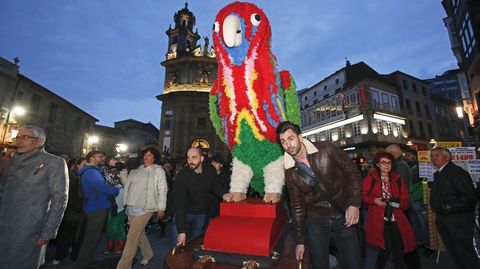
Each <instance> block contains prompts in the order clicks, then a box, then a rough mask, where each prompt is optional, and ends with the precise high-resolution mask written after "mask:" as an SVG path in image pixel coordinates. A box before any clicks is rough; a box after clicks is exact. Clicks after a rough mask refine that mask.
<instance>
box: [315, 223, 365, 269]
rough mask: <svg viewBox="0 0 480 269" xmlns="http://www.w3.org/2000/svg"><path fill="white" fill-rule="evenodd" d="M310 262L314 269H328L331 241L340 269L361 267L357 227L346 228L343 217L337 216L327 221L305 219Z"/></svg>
mask: <svg viewBox="0 0 480 269" xmlns="http://www.w3.org/2000/svg"><path fill="white" fill-rule="evenodd" d="M306 225H307V235H308V246H309V251H310V261H311V263H312V265H313V268H315V269H329V268H330V264H329V253H330V242H331V239H334V240H335V244H336V246H337V248H338V255H337V262H338V264H339V265H340V268H342V269H357V268H360V267H361V263H362V260H361V258H360V242H359V238H358V232H357V227H356V226H357V225H354V226H351V227H349V228H347V227H346V226H345V216H344V215H337V216H335V217H333V218H328V219H307V221H306Z"/></svg>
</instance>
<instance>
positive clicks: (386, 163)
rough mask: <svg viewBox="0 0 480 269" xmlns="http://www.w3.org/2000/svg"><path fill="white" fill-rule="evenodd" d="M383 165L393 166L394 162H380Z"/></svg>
mask: <svg viewBox="0 0 480 269" xmlns="http://www.w3.org/2000/svg"><path fill="white" fill-rule="evenodd" d="M378 163H379V164H381V165H392V162H378Z"/></svg>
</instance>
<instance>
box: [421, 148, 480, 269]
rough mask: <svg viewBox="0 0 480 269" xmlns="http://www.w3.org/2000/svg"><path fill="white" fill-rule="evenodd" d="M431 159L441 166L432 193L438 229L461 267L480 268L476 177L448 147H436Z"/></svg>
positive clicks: (433, 162)
mask: <svg viewBox="0 0 480 269" xmlns="http://www.w3.org/2000/svg"><path fill="white" fill-rule="evenodd" d="M431 160H432V164H433V165H434V166H435V167H437V168H438V171H437V172H435V173H434V174H433V176H434V181H433V184H432V190H431V193H430V206H431V207H432V210H433V212H435V213H436V215H437V218H436V224H437V229H438V232H439V234H440V236H441V237H442V240H443V243H444V244H445V247H446V248H447V251H448V252H449V253H450V254H451V256H452V258H453V261H454V262H455V265H456V267H457V268H459V269H460V268H480V260H479V259H478V257H477V255H476V253H475V250H474V248H473V242H472V241H473V227H474V221H475V214H474V210H475V205H476V203H477V197H476V196H475V190H474V187H473V182H472V178H471V177H470V175H469V174H468V173H467V172H466V171H465V170H463V169H462V168H461V167H459V166H457V165H455V164H454V163H453V162H452V161H451V154H450V151H449V150H447V149H445V148H441V147H437V148H434V149H433V150H432V152H431Z"/></svg>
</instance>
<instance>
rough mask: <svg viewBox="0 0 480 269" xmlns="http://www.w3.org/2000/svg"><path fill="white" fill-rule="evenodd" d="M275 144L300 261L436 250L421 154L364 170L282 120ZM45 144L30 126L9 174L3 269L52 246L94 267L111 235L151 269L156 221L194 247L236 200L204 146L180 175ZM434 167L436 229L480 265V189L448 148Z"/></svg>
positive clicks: (124, 261)
mask: <svg viewBox="0 0 480 269" xmlns="http://www.w3.org/2000/svg"><path fill="white" fill-rule="evenodd" d="M277 136H278V140H279V143H280V145H281V147H283V149H284V151H285V154H284V168H285V184H286V188H287V190H288V196H286V199H287V200H289V209H288V210H289V216H291V219H292V223H293V233H294V237H295V241H296V246H295V257H296V258H297V259H298V260H304V259H308V261H309V262H310V264H311V265H312V268H332V266H334V265H333V264H332V263H333V262H336V263H337V264H338V268H341V269H348V268H386V266H387V264H388V263H393V266H394V268H395V269H398V268H415V269H416V268H421V263H420V255H422V253H421V252H420V250H423V254H424V255H432V253H435V251H434V250H432V248H434V247H437V246H430V244H429V242H430V240H429V229H428V221H427V215H426V212H427V211H426V206H425V204H424V198H423V197H424V195H423V189H424V185H425V184H423V182H422V179H421V178H420V177H419V166H418V162H417V152H416V151H415V150H414V149H410V148H408V149H405V150H402V148H401V147H400V146H398V145H390V146H388V147H387V148H386V149H385V150H379V151H378V152H377V153H376V154H375V156H374V158H373V161H372V163H371V169H368V171H367V172H362V171H360V170H359V169H358V167H357V166H356V164H355V163H354V162H353V161H352V159H350V158H349V157H348V155H347V154H346V153H345V152H344V151H343V150H341V149H340V148H338V147H337V146H335V145H334V144H332V143H330V142H315V143H312V142H310V141H308V140H307V139H304V138H303V137H302V135H301V131H300V128H299V126H297V125H295V124H293V123H290V122H283V123H281V124H280V125H279V126H278V128H277ZM45 138H46V135H45V132H44V130H43V129H42V128H40V127H38V126H33V125H25V126H22V127H21V128H20V129H19V132H18V135H17V137H16V141H17V148H16V152H15V155H14V156H13V158H11V159H9V160H8V161H7V162H6V163H5V164H4V165H3V166H2V170H1V172H0V215H1V216H2V219H1V220H0V242H2V244H0V268H20V269H23V268H25V269H31V268H38V267H39V266H40V265H42V264H43V263H44V262H45V253H46V247H47V245H48V246H52V247H55V254H54V260H53V265H58V264H61V263H62V262H64V260H65V259H66V258H67V257H70V259H71V260H72V261H73V265H72V266H73V267H74V268H87V266H89V265H92V264H95V262H96V261H95V260H93V257H94V252H95V250H96V249H97V247H99V243H100V242H103V241H101V240H100V239H101V237H102V234H103V233H104V232H105V236H106V238H107V240H106V245H105V246H102V248H104V251H103V252H104V254H110V253H114V254H117V255H119V256H121V257H120V259H119V261H118V263H117V265H116V268H130V267H131V265H132V262H133V261H134V259H135V256H136V253H137V250H138V249H140V253H141V257H142V258H141V259H139V263H140V264H141V265H147V264H149V263H150V261H151V260H152V259H153V258H154V257H155V250H154V249H152V247H151V245H150V242H149V239H148V237H147V235H146V231H147V230H148V229H149V227H151V226H152V225H155V224H156V226H157V227H158V229H159V230H160V236H164V235H165V234H166V232H165V230H166V227H167V225H171V227H172V232H171V234H170V235H171V236H172V237H171V240H170V241H171V246H169V247H173V246H184V245H185V243H186V242H187V240H188V239H189V238H191V237H194V236H197V235H199V234H201V232H202V231H204V230H205V228H206V227H207V225H208V223H209V222H210V220H211V219H212V218H214V217H215V216H217V215H218V214H219V206H220V203H221V202H222V200H224V199H225V197H226V195H228V194H227V193H228V191H229V186H230V169H229V163H228V162H226V161H225V160H224V159H223V158H222V157H221V156H220V155H214V156H211V157H210V158H209V157H208V156H205V155H204V154H203V152H202V150H201V149H199V148H191V149H189V150H188V152H187V153H186V162H185V164H184V166H182V167H180V165H179V167H178V169H175V164H174V163H171V162H166V161H165V160H163V159H162V156H161V154H160V152H159V151H158V149H157V148H156V147H155V146H147V147H145V148H143V149H142V151H141V153H140V158H139V159H140V161H139V162H134V161H130V162H127V163H123V162H122V161H121V160H119V159H116V158H115V157H113V156H105V154H104V153H103V152H101V151H97V150H93V151H91V152H89V153H88V154H86V156H85V157H81V158H72V159H67V158H62V157H58V156H54V155H52V154H49V153H47V152H45V151H44V150H43V145H44V143H45ZM431 160H432V164H433V165H434V166H435V167H436V168H437V169H438V170H437V171H436V172H435V174H434V179H435V180H434V181H433V182H432V183H430V188H431V196H430V201H429V203H430V206H431V209H432V211H433V212H434V213H435V215H436V227H437V229H438V232H439V234H440V236H441V238H442V240H443V243H444V244H445V247H446V249H447V251H448V252H449V253H450V255H451V257H452V259H453V262H454V264H455V266H456V267H457V268H480V261H479V257H478V253H477V252H476V250H475V248H474V246H473V244H472V238H473V231H474V226H475V224H474V221H475V208H476V206H478V198H479V197H478V192H476V190H475V188H474V185H473V182H472V179H471V177H470V175H469V174H468V173H467V172H466V171H465V170H463V169H462V168H461V167H459V166H457V165H455V164H454V163H453V162H452V161H451V154H450V152H449V151H448V149H444V148H434V149H433V150H432V151H431ZM250 195H255V194H250ZM51 241H53V242H54V244H52V243H51V244H49V242H51ZM307 249H308V251H307ZM306 253H309V255H308V256H305V254H306ZM332 253H334V254H335V257H336V258H333V259H332V257H333V256H332V255H331V254H332ZM12 257H15V258H13V259H12ZM331 262H332V263H331Z"/></svg>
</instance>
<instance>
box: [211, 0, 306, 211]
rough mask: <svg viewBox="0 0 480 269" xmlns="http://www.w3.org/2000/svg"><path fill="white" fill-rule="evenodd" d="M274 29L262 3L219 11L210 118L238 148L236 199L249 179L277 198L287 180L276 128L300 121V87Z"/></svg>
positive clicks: (235, 151)
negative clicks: (274, 48) (274, 47)
mask: <svg viewBox="0 0 480 269" xmlns="http://www.w3.org/2000/svg"><path fill="white" fill-rule="evenodd" d="M270 42H271V29H270V24H269V21H268V19H267V16H266V15H265V13H264V12H263V11H262V10H261V9H260V8H258V7H257V6H256V5H254V4H251V3H245V2H234V3H231V4H229V5H227V6H225V7H224V8H223V9H221V10H220V12H219V13H218V14H217V16H216V20H215V24H214V32H213V43H214V48H215V54H216V58H217V62H218V71H217V72H218V73H217V79H216V81H215V82H214V83H213V87H212V90H211V92H210V97H209V108H210V118H211V120H212V123H213V126H214V128H215V130H216V132H217V134H218V136H220V138H221V139H222V140H223V141H224V142H225V143H226V144H227V145H228V148H229V149H230V151H231V152H232V156H233V164H232V178H231V184H230V196H229V197H230V198H229V199H230V200H233V201H240V200H243V199H245V197H246V195H245V193H246V192H247V188H248V186H249V184H250V185H251V187H252V188H253V189H254V190H255V191H257V192H259V193H260V194H265V195H264V201H265V202H277V201H278V200H279V199H280V196H281V192H282V187H283V185H284V181H285V177H284V168H283V153H282V149H281V147H280V146H279V144H278V143H277V137H276V132H275V129H276V127H277V125H278V124H279V123H280V122H282V121H285V120H289V121H292V122H294V123H296V124H300V108H299V104H298V99H297V94H296V86H295V82H294V80H293V77H292V76H291V75H290V73H289V72H288V71H285V70H283V71H279V70H278V66H277V60H276V58H275V56H274V55H273V53H272V52H271V46H270Z"/></svg>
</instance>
